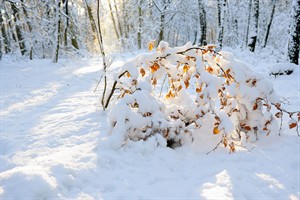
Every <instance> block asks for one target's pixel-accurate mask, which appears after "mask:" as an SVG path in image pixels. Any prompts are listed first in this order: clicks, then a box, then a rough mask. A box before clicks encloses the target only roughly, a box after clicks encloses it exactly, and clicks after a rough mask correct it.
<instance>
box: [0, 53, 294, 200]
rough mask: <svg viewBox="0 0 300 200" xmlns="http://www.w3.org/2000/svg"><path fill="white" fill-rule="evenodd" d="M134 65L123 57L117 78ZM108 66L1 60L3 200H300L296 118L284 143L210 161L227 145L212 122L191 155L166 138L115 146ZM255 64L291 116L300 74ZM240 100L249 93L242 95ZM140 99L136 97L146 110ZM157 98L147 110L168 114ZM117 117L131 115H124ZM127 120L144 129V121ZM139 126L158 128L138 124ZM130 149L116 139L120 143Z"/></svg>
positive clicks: (266, 142) (89, 61)
mask: <svg viewBox="0 0 300 200" xmlns="http://www.w3.org/2000/svg"><path fill="white" fill-rule="evenodd" d="M236 56H238V57H239V56H240V54H239V52H236ZM131 57H132V56H131V55H120V56H118V57H117V58H116V61H115V62H114V63H113V65H112V66H111V67H110V71H109V75H111V77H112V74H113V73H115V72H117V71H118V70H119V68H120V66H122V64H123V63H124V62H125V61H126V60H129V58H131ZM248 58H251V57H250V56H249V57H248ZM247 62H250V63H254V62H255V59H254V58H252V59H249V60H247ZM100 63H101V60H100V59H98V58H94V57H87V58H85V59H83V60H82V61H78V60H73V61H70V60H66V61H64V60H61V61H60V62H59V63H58V64H53V63H51V61H50V60H33V61H21V60H13V59H11V58H10V57H7V56H6V57H4V58H3V60H2V61H1V62H0V66H1V67H0V76H1V77H0V78H1V100H0V102H1V114H0V119H1V127H0V137H1V139H0V180H1V181H0V198H1V199H3V200H6V199H7V200H8V199H49V200H50V199H95V200H96V199H97V200H98V199H158V198H159V199H291V200H299V196H300V190H299V188H300V183H299V180H300V174H299V172H300V170H299V167H300V157H299V151H300V145H299V142H300V140H299V137H297V136H296V134H295V132H294V131H293V130H289V129H288V128H287V124H288V119H286V118H284V122H283V123H284V124H285V126H284V128H283V131H282V136H280V137H279V136H278V135H277V134H278V133H277V132H276V131H275V132H272V133H271V134H270V135H269V136H268V137H267V138H262V139H261V140H259V141H257V142H255V143H250V144H249V143H247V144H248V146H247V148H248V149H251V152H248V151H246V150H245V149H243V148H238V152H237V153H235V154H228V151H226V150H224V149H223V148H219V149H217V150H216V151H215V152H211V153H210V154H209V155H206V153H207V152H208V151H209V150H211V149H213V148H214V147H215V145H216V144H217V142H218V141H219V138H218V135H217V136H214V135H212V134H206V133H207V132H209V133H211V129H212V127H210V126H208V123H207V122H206V121H203V122H202V123H203V125H202V127H201V129H199V130H198V131H197V132H195V133H193V135H194V139H195V141H194V143H193V144H190V145H186V146H184V147H180V148H176V149H170V148H167V147H166V143H165V140H164V139H163V138H162V137H159V135H155V136H152V137H150V138H148V140H146V141H128V143H127V144H126V145H125V146H123V147H121V148H119V149H115V148H113V145H112V144H114V142H112V140H111V137H110V136H109V133H108V132H109V130H108V127H109V124H107V115H108V114H107V113H106V112H103V111H100V110H99V108H100V105H99V96H100V93H101V92H100V91H98V92H96V93H93V90H94V88H95V85H96V81H97V79H98V77H99V74H100V66H101V64H100ZM253 66H254V68H253V70H254V71H260V72H264V73H263V76H264V77H265V78H266V79H268V81H269V82H271V83H272V84H273V85H274V89H275V90H276V92H277V93H278V94H279V95H280V96H281V97H284V98H283V99H284V100H285V101H286V102H289V104H286V105H285V108H286V109H289V110H299V109H300V108H299V105H300V98H299V91H300V88H299V85H300V84H299V76H300V73H299V68H297V69H295V70H294V73H293V74H291V75H290V76H281V77H278V78H276V79H275V78H273V77H269V76H268V73H267V69H266V68H263V66H259V65H253ZM198 67H199V68H201V66H198ZM133 74H134V73H133ZM242 75H243V73H241V76H242ZM297 80H298V81H297ZM110 81H112V80H110ZM109 84H112V82H109ZM230 91H231V92H232V93H234V92H235V91H234V89H233V88H231V89H230ZM236 92H238V93H241V95H242V91H241V90H240V91H236ZM247 92H252V91H251V90H249V91H247ZM140 94H141V93H140ZM141 95H147V92H145V93H143V94H141ZM182 95H184V93H182ZM140 98H142V96H139V95H136V96H135V99H136V100H137V101H139V102H140V103H145V104H146V102H143V101H142V100H140ZM151 99H152V98H151V97H148V102H147V104H148V105H145V106H144V109H145V110H142V112H146V111H151V110H152V109H156V110H157V108H155V107H160V106H161V105H160V104H157V103H154V102H152V101H151ZM128 101H129V102H131V101H132V99H128ZM186 101H187V102H188V101H189V100H188V99H186ZM118 106H122V105H118ZM169 106H176V105H169ZM161 108H162V109H164V108H163V107H161ZM187 109H189V108H188V107H187ZM119 114H120V113H119ZM157 114H160V113H159V112H158V113H157ZM108 117H109V118H111V119H116V118H118V117H124V115H123V114H122V115H118V112H116V113H110V114H109V116H108ZM127 117H128V119H129V120H133V122H134V116H131V115H127ZM123 120H124V119H123ZM139 123H145V124H146V123H148V121H147V120H146V121H143V122H140V121H139V122H138V123H134V125H135V126H136V127H138V126H139V125H140V124H139ZM122 126H124V124H122V125H121V124H120V127H122ZM226 128H228V129H230V127H226ZM121 130H122V128H121ZM116 134H117V131H116ZM116 134H115V135H116ZM123 135H124V134H122V133H119V137H121V136H122V137H123ZM116 137H118V136H116ZM120 141H121V139H120V138H116V141H115V143H116V144H115V145H116V146H118V145H119V144H118V143H119V142H120Z"/></svg>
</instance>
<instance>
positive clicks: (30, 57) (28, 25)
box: [21, 0, 33, 60]
mask: <svg viewBox="0 0 300 200" xmlns="http://www.w3.org/2000/svg"><path fill="white" fill-rule="evenodd" d="M21 2H22V10H23V13H24V15H25V18H26V23H27V27H28V30H29V32H30V40H31V41H30V50H29V59H30V60H32V58H33V44H32V43H33V39H32V25H31V22H30V21H29V17H28V13H27V10H26V8H25V5H24V0H21Z"/></svg>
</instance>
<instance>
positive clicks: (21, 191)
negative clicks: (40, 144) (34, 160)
mask: <svg viewBox="0 0 300 200" xmlns="http://www.w3.org/2000/svg"><path fill="white" fill-rule="evenodd" d="M0 179H1V185H2V186H1V187H0V188H1V189H0V198H1V199H7V198H9V199H23V198H24V197H26V198H27V199H51V198H57V194H56V191H55V188H56V186H57V182H56V180H55V178H54V177H51V176H49V174H48V173H47V172H46V171H45V170H43V169H34V168H31V167H16V168H13V169H11V170H8V171H5V172H4V173H2V174H1V175H0ZM16 185H18V186H19V187H16Z"/></svg>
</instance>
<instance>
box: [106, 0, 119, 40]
mask: <svg viewBox="0 0 300 200" xmlns="http://www.w3.org/2000/svg"><path fill="white" fill-rule="evenodd" d="M108 7H109V12H110V16H111V19H112V22H113V25H114V29H115V32H116V36H117V39H118V40H119V39H120V35H119V31H118V28H117V23H116V20H115V17H114V14H113V10H112V6H111V2H110V0H108Z"/></svg>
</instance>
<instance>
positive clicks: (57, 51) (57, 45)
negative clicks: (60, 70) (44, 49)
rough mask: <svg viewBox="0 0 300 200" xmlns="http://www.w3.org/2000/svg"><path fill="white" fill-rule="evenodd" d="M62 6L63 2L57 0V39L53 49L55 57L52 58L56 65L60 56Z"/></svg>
mask: <svg viewBox="0 0 300 200" xmlns="http://www.w3.org/2000/svg"><path fill="white" fill-rule="evenodd" d="M60 6H61V1H60V0H55V33H54V34H55V39H54V49H53V56H52V61H53V62H54V63H57V62H58V56H59V43H60V24H61V17H60Z"/></svg>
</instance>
